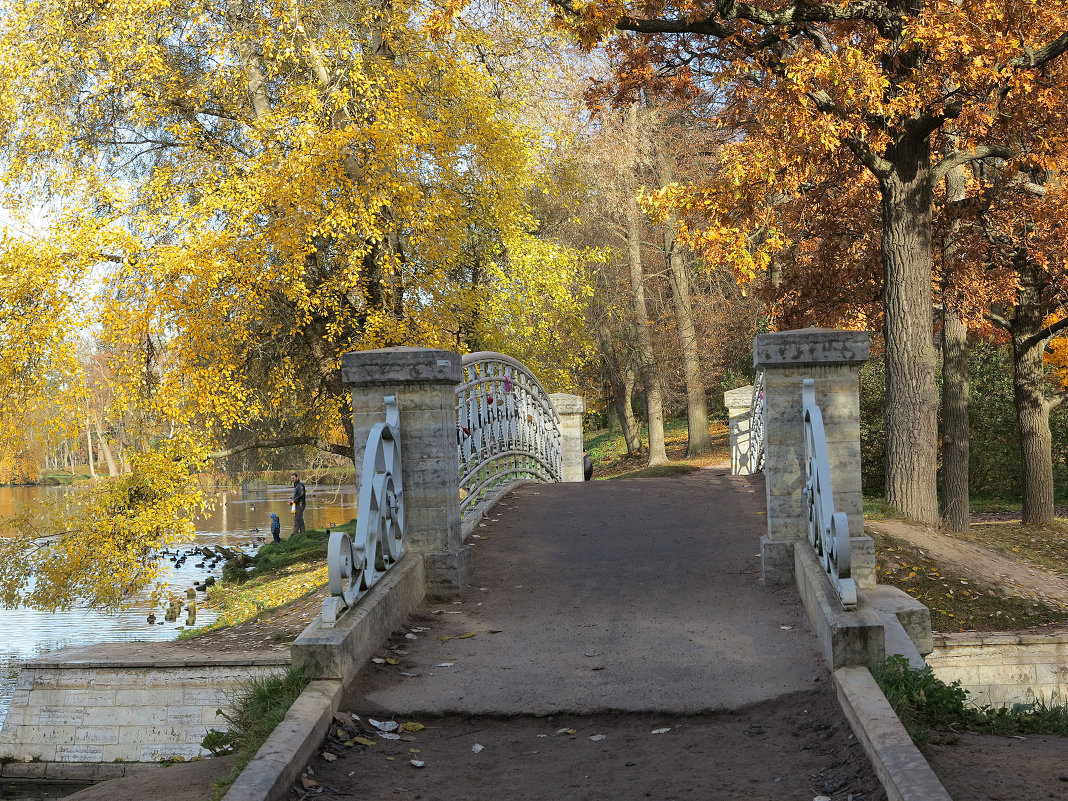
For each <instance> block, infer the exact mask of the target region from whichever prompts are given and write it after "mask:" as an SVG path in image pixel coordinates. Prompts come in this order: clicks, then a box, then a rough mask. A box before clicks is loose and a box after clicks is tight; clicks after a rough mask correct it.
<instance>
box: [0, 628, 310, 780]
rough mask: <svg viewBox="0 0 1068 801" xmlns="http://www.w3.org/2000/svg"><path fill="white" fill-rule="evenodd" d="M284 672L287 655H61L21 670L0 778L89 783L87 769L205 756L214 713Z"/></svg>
mask: <svg viewBox="0 0 1068 801" xmlns="http://www.w3.org/2000/svg"><path fill="white" fill-rule="evenodd" d="M139 646H140V647H139ZM288 662H289V657H288V654H268V655H261V654H220V655H219V656H212V655H204V654H199V655H190V654H183V655H181V656H179V657H177V658H167V659H160V658H159V651H158V646H155V647H154V649H153V650H150V649H149V648H148V647H146V646H144V645H143V644H125V645H117V644H109V645H105V646H99V645H96V646H89V647H76V648H64V649H62V650H59V651H55V652H53V653H50V654H47V655H45V656H42V657H38V658H37V659H32V660H28V661H27V662H25V663H24V665H23V667H22V669H21V670H20V671H19V677H18V683H17V684H16V686H15V690H14V693H13V695H12V700H11V708H10V710H9V711H8V714H7V718H6V719H5V721H4V726H3V730H2V731H0V763H2V766H0V775H2V776H3V777H10V778H64V779H75V778H85V779H89V780H94V779H96V778H99V777H101V776H100V771H99V770H95V769H92V765H91V764H87V763H113V764H118V763H136V762H141V763H145V762H159V761H161V760H166V759H175V758H180V759H192V758H194V757H200V756H206V755H207V754H208V752H207V751H206V750H205V749H203V748H201V745H200V743H201V741H202V740H203V739H204V736H205V734H207V732H208V730H209V729H212V728H216V729H225V727H226V725H225V724H226V721H225V720H223V719H222V718H221V717H220V716H219V715H218V714H217V710H219V709H225V708H226V707H227V706H228V705H229V704H230V701H231V699H232V697H233V695H234V694H235V693H236V692H237V691H238V690H239V689H240V686H241V684H242V683H243V682H245V681H247V680H248V679H249V678H252V677H258V676H264V675H269V674H273V673H278V672H281V671H282V670H284V669H285V668H286V666H287V665H288ZM56 763H61V764H62V765H64V766H65V767H61V766H57V765H56ZM115 772H116V771H114V770H113V771H109V773H115ZM122 772H123V773H124V772H125V771H122Z"/></svg>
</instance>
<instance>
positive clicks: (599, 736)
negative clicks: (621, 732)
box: [590, 734, 608, 743]
mask: <svg viewBox="0 0 1068 801" xmlns="http://www.w3.org/2000/svg"><path fill="white" fill-rule="evenodd" d="M607 737H608V735H607V734H595V735H593V737H591V738H590V739H591V740H593V741H594V742H595V743H599V742H600V741H601V740H604V739H607Z"/></svg>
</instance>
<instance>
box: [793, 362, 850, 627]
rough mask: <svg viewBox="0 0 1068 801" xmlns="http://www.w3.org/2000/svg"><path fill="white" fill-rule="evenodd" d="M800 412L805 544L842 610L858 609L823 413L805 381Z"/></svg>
mask: <svg viewBox="0 0 1068 801" xmlns="http://www.w3.org/2000/svg"><path fill="white" fill-rule="evenodd" d="M801 408H802V413H803V415H804V420H805V472H806V481H805V488H804V490H803V495H804V499H805V505H806V507H807V508H808V541H809V543H810V544H811V545H812V549H813V550H814V551H815V553H816V558H817V559H819V560H820V564H821V565H823V569H824V570H825V571H827V574H828V576H829V577H830V579H831V583H832V584H833V585H834V588H835V590H836V591H837V592H838V596H839V598H840V599H841V601H842V606H843V607H844V608H846V609H854V608H856V605H857V585H856V582H855V581H854V580H853V578H852V577H851V574H852V564H851V561H852V560H851V552H850V543H849V518H848V517H847V516H846V514H845V512H836V511H835V508H834V493H833V491H832V488H831V463H830V458H829V457H828V453H827V433H826V431H825V430H824V427H823V412H822V411H821V410H820V407H819V406H817V405H816V386H815V382H814V381H813V380H812V379H811V378H806V379H805V380H804V381H803V382H802V387H801Z"/></svg>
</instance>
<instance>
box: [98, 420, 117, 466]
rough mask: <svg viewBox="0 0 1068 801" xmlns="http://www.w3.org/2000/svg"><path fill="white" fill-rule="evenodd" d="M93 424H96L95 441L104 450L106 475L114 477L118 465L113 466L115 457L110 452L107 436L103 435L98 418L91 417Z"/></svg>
mask: <svg viewBox="0 0 1068 801" xmlns="http://www.w3.org/2000/svg"><path fill="white" fill-rule="evenodd" d="M93 424H94V425H95V426H96V441H97V442H99V443H100V450H102V451H103V452H104V461H105V462H107V465H108V475H109V476H111V477H112V478H115V476H117V475H118V474H119V469H118V467H116V466H115V457H114V456H112V454H111V447H110V446H109V445H108V438H107V437H105V436H104V432H103V430H102V428H103V427H102V426H101V425H100V418H99V417H95V416H94V418H93Z"/></svg>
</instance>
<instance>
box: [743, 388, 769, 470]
mask: <svg viewBox="0 0 1068 801" xmlns="http://www.w3.org/2000/svg"><path fill="white" fill-rule="evenodd" d="M743 397H744V396H743ZM766 409H767V401H766V399H765V398H764V371H763V370H757V374H756V379H755V380H754V381H753V400H752V401H751V402H750V404H749V452H748V454H747V455H748V457H749V464H750V469H749V472H750V473H760V472H762V471H763V470H764V423H765V410H766Z"/></svg>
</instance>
